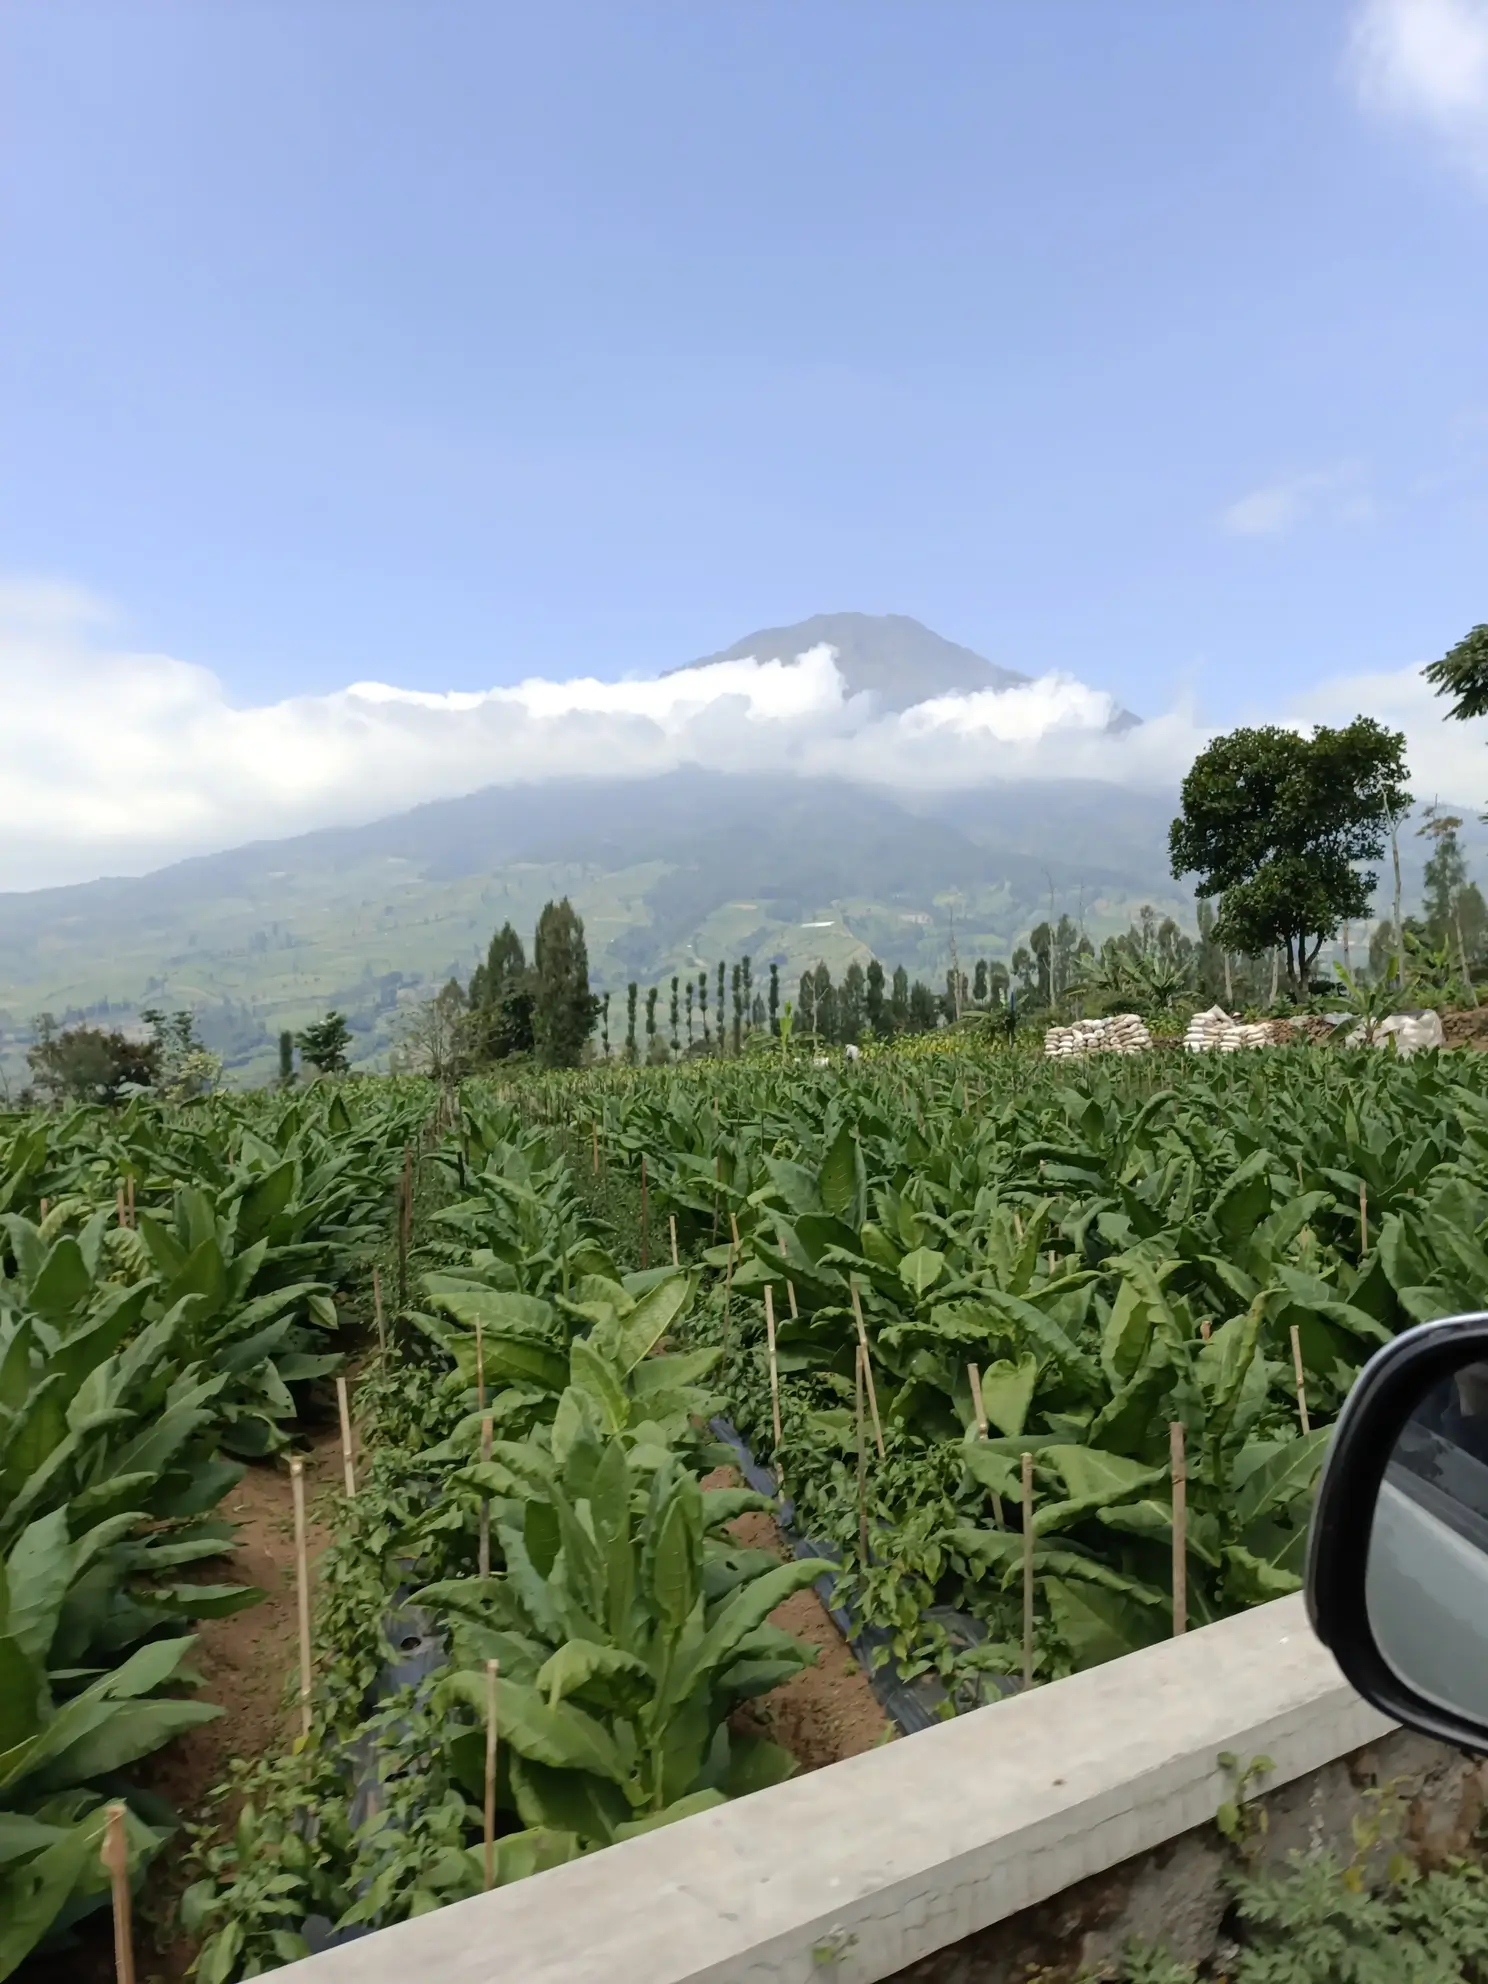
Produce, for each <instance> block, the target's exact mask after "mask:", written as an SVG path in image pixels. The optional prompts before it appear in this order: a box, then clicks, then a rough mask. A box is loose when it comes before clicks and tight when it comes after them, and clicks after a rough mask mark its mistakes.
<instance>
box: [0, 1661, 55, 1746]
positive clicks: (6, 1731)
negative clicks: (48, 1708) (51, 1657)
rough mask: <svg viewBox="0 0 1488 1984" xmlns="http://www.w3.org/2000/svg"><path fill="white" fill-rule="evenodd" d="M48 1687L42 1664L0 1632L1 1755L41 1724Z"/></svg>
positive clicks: (27, 1736) (23, 1739) (24, 1739)
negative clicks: (42, 1700)
mask: <svg viewBox="0 0 1488 1984" xmlns="http://www.w3.org/2000/svg"><path fill="white" fill-rule="evenodd" d="M44 1686H45V1681H44V1676H43V1672H42V1669H41V1667H40V1665H39V1663H38V1662H37V1661H36V1660H34V1659H33V1658H32V1656H31V1655H30V1654H29V1653H28V1652H27V1651H26V1649H25V1647H23V1646H22V1645H21V1643H20V1641H19V1640H18V1639H16V1637H15V1636H14V1634H11V1633H3V1634H0V1756H3V1755H4V1753H5V1752H6V1751H7V1750H12V1749H15V1748H16V1747H17V1746H18V1745H19V1744H22V1743H25V1742H27V1741H29V1739H30V1738H31V1737H33V1736H34V1735H35V1734H36V1732H37V1730H38V1729H39V1728H40V1727H41V1698H42V1690H43V1687H44Z"/></svg>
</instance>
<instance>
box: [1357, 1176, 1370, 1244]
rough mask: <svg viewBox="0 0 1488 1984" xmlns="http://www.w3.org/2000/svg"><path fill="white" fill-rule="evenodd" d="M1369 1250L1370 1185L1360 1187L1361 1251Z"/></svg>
mask: <svg viewBox="0 0 1488 1984" xmlns="http://www.w3.org/2000/svg"><path fill="white" fill-rule="evenodd" d="M1368 1252H1369V1187H1368V1186H1367V1185H1361V1186H1360V1187H1359V1253H1360V1255H1361V1256H1363V1255H1364V1254H1367V1253H1368Z"/></svg>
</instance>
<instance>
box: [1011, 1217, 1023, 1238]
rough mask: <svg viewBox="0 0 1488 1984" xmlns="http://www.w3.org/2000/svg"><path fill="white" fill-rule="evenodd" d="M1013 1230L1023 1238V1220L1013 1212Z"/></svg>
mask: <svg viewBox="0 0 1488 1984" xmlns="http://www.w3.org/2000/svg"><path fill="white" fill-rule="evenodd" d="M1013 1231H1014V1233H1016V1234H1017V1236H1018V1238H1019V1239H1020V1240H1021V1239H1022V1238H1023V1222H1022V1220H1021V1219H1019V1217H1018V1215H1017V1213H1014V1214H1013Z"/></svg>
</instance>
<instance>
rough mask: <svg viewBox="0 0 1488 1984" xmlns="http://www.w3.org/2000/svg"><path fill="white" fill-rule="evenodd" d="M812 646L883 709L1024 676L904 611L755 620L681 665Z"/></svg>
mask: <svg viewBox="0 0 1488 1984" xmlns="http://www.w3.org/2000/svg"><path fill="white" fill-rule="evenodd" d="M817 647H830V648H834V649H835V650H836V653H837V668H838V672H839V673H840V674H841V676H842V679H843V681H844V682H845V683H846V684H847V692H848V694H849V695H850V696H860V695H863V694H865V693H866V694H871V695H874V696H876V697H877V698H878V701H879V706H880V707H881V708H882V709H885V710H907V709H911V708H913V706H914V705H915V704H916V703H923V702H926V701H928V700H929V698H930V697H932V696H955V695H962V696H964V695H972V694H975V692H976V691H977V690H979V689H1013V688H1016V687H1017V686H1018V684H1019V683H1021V682H1027V681H1028V680H1029V679H1030V678H1029V677H1028V676H1027V675H1020V674H1018V673H1017V672H1016V671H1015V670H1013V669H1011V668H999V667H998V665H997V663H996V662H993V661H988V660H987V659H986V658H985V657H984V656H983V655H979V654H975V653H973V651H972V650H971V649H970V648H963V647H961V646H960V645H958V643H957V642H955V641H948V640H946V639H945V637H944V636H943V635H941V634H937V633H936V632H935V631H934V629H933V628H930V627H926V626H924V625H923V624H922V623H921V622H920V621H918V620H912V619H910V617H909V615H908V614H907V613H814V614H813V615H812V616H811V618H810V619H809V620H798V621H797V622H796V623H795V625H794V626H791V627H762V628H761V629H760V630H759V632H758V633H754V634H746V635H745V636H744V639H743V640H742V641H735V643H734V645H733V646H732V647H731V648H726V649H725V650H724V651H723V653H722V654H710V655H704V656H703V657H702V659H701V660H700V661H694V662H690V663H689V664H688V666H689V667H691V668H706V667H707V665H708V664H709V663H710V662H714V661H746V660H750V659H753V660H755V661H794V660H795V659H796V657H797V656H798V655H803V654H805V653H807V651H808V650H809V649H811V648H817ZM671 672H672V673H674V674H680V673H681V670H673V671H671Z"/></svg>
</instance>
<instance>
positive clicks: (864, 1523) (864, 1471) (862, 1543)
mask: <svg viewBox="0 0 1488 1984" xmlns="http://www.w3.org/2000/svg"><path fill="white" fill-rule="evenodd" d="M853 1366H854V1370H855V1373H856V1376H857V1381H858V1382H857V1387H856V1390H857V1403H858V1561H859V1563H860V1564H861V1565H862V1567H863V1570H864V1572H865V1574H866V1572H867V1569H868V1425H867V1420H866V1418H865V1416H864V1412H863V1395H864V1393H865V1391H866V1390H867V1386H866V1384H865V1382H864V1378H865V1368H864V1367H865V1360H864V1357H863V1346H862V1344H859V1345H858V1346H857V1354H856V1356H855V1357H854V1359H853Z"/></svg>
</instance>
